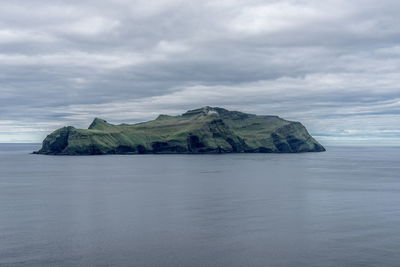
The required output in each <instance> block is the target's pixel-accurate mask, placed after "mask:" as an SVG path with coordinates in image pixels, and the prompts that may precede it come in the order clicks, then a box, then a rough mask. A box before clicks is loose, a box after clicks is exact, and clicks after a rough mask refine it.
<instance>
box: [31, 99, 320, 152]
mask: <svg viewBox="0 0 400 267" xmlns="http://www.w3.org/2000/svg"><path fill="white" fill-rule="evenodd" d="M320 151H325V148H324V147H323V146H322V145H321V144H319V143H318V142H317V141H316V140H315V139H314V138H313V137H312V136H311V135H310V134H309V133H308V132H307V130H306V128H305V127H304V126H303V125H302V124H301V123H300V122H294V121H288V120H284V119H282V118H279V117H278V116H259V115H253V114H247V113H243V112H238V111H229V110H226V109H223V108H218V107H203V108H200V109H195V110H189V111H187V112H186V113H184V114H182V115H179V116H169V115H159V116H158V117H157V118H156V119H155V120H152V121H148V122H143V123H137V124H119V125H114V124H110V123H108V122H106V121H105V120H102V119H99V118H96V119H94V121H93V122H92V123H91V124H90V126H89V128H88V129H76V128H74V127H72V126H68V127H63V128H60V129H58V130H56V131H54V132H53V133H51V134H49V135H48V136H47V137H46V138H45V139H44V141H43V145H42V148H41V149H40V150H39V151H37V152H34V153H36V154H48V155H101V154H145V153H174V154H185V153H191V154H195V153H294V152H320Z"/></svg>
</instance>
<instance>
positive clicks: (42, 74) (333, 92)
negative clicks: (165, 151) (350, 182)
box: [0, 0, 400, 143]
mask: <svg viewBox="0 0 400 267" xmlns="http://www.w3.org/2000/svg"><path fill="white" fill-rule="evenodd" d="M1 7H2V8H1V9H0V17H1V20H0V46H1V48H2V49H1V50H0V141H7V140H9V141H11V140H14V141H15V140H20V141H21V140H25V141H26V140H28V141H29V140H30V141H40V139H41V138H42V137H43V136H44V135H45V134H46V133H49V132H50V131H52V130H54V129H56V128H57V127H60V126H62V125H64V124H73V125H76V126H79V127H87V125H88V124H89V123H90V121H91V120H92V118H93V117H104V118H105V119H108V120H110V121H112V122H116V123H119V122H138V121H143V120H147V119H151V118H154V117H155V116H156V115H157V114H159V113H168V114H180V113H182V112H184V111H185V110H187V109H192V108H196V107H199V106H204V105H213V106H223V107H226V108H230V109H237V110H242V111H246V112H252V113H258V114H275V115H280V116H282V117H284V118H288V119H292V120H300V121H302V122H304V124H305V125H306V126H307V127H308V128H309V129H310V131H311V132H312V133H314V134H316V135H318V136H319V137H320V138H322V139H323V140H324V142H329V141H332V142H339V141H340V142H342V141H343V142H344V141H345V140H349V141H350V142H352V141H354V140H375V141H376V140H389V141H388V142H389V143H390V142H394V141H393V140H395V139H396V138H400V136H399V126H398V123H396V120H397V119H398V117H399V114H400V107H399V99H400V88H399V84H400V81H399V79H400V78H399V77H400V75H399V74H400V73H399V70H400V60H399V57H400V53H399V51H400V50H399V45H398V44H399V41H400V38H399V36H400V35H399V34H400V26H399V25H400V18H399V16H398V14H397V10H398V9H399V8H400V3H399V2H398V1H394V0H383V1H380V2H376V1H373V0H363V1H361V0H355V1H342V0H327V1H323V2H321V1H316V0H284V1H274V0H268V1H261V0H249V1H239V0H220V1H202V2H199V1H197V2H188V1H181V0H162V1H152V2H149V1H143V0H135V1H128V0H115V1H111V0H97V1H94V0H89V1H85V2H82V1H77V0H71V1H68V2H65V1H61V0H54V1H47V0H38V1H35V3H31V2H26V1H12V2H5V3H2V4H1ZM14 129H15V130H14ZM17 132H18V133H21V134H17ZM18 136H19V137H18ZM346 138H347V139H346Z"/></svg>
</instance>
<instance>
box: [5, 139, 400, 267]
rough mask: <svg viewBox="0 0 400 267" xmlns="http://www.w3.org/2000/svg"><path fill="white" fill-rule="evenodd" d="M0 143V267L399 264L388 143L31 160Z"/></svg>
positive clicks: (396, 170)
mask: <svg viewBox="0 0 400 267" xmlns="http://www.w3.org/2000/svg"><path fill="white" fill-rule="evenodd" d="M39 147H40V144H0V266H1V267H8V266H10V267H11V266H15V267H16V266H29V267H36V266H40V267H43V266H61V267H63V266H85V267H88V266H121V267H125V266H139V267H141V266H156V267H163V266H167V267H179V266H182V267H191V266H194V267H196V266H199V267H200V266H202V267H203V266H204V267H214V266H215V267H217V266H218V267H220V266H229V267H236V266H260V267H268V266H278V267H279V266H285V267H286V266H293V267H299V266H307V267H308V266H335V267H336V266H379V267H381V266H400V147H360V146H358V147H350V146H346V147H334V146H332V147H329V146H328V147H326V148H327V151H326V152H322V153H299V154H218V155H106V156H45V155H33V154H30V153H31V152H32V151H34V150H37V149H38V148H39Z"/></svg>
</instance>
